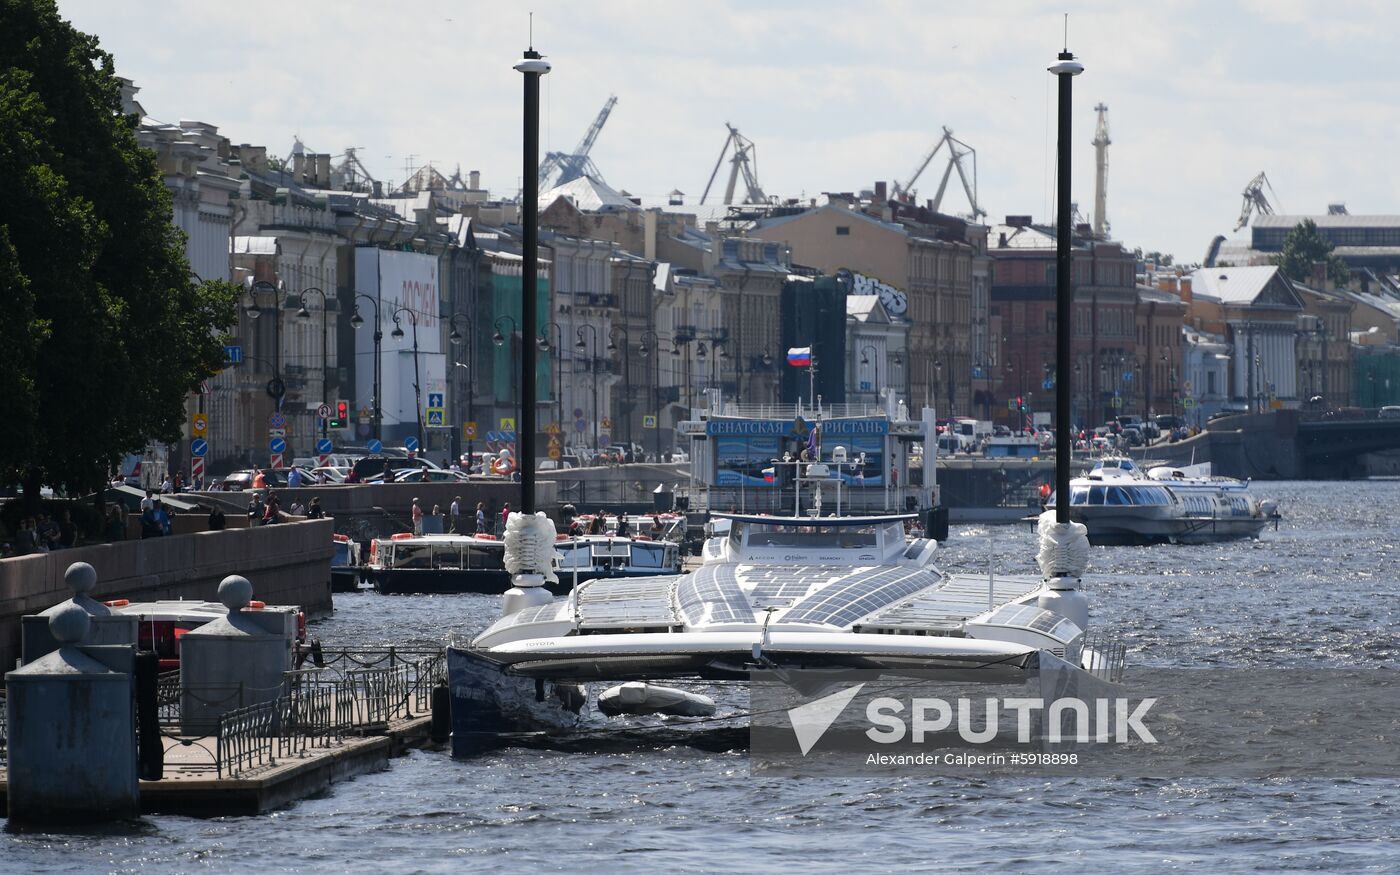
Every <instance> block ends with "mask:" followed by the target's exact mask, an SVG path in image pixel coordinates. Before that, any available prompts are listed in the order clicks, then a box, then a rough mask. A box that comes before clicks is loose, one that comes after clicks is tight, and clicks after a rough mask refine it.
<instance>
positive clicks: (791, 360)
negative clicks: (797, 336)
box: [788, 346, 812, 368]
mask: <svg viewBox="0 0 1400 875" xmlns="http://www.w3.org/2000/svg"><path fill="white" fill-rule="evenodd" d="M788 364H790V365H792V366H793V367H794V368H810V367H811V366H812V348H811V347H810V346H794V347H793V348H792V349H790V350H788Z"/></svg>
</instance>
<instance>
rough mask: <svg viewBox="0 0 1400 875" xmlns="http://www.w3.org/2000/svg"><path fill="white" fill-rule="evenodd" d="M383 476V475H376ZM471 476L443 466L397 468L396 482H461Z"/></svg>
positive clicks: (395, 471) (395, 472)
mask: <svg viewBox="0 0 1400 875" xmlns="http://www.w3.org/2000/svg"><path fill="white" fill-rule="evenodd" d="M376 476H377V477H382V476H383V475H376ZM470 479H471V477H469V476H467V475H466V474H464V473H462V472H461V471H448V470H445V469H443V468H396V469H394V482H395V483H461V482H465V481H468V480H470Z"/></svg>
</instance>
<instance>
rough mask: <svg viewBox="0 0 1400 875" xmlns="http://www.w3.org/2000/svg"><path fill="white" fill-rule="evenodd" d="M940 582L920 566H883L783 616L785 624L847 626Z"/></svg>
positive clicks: (823, 592) (805, 601)
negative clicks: (912, 567)
mask: <svg viewBox="0 0 1400 875" xmlns="http://www.w3.org/2000/svg"><path fill="white" fill-rule="evenodd" d="M938 582H939V576H938V575H936V574H934V573H932V572H930V571H923V570H919V569H909V568H883V569H881V570H879V571H873V572H870V573H866V574H854V575H851V577H850V578H849V579H848V580H845V581H842V582H840V583H837V584H833V585H832V586H830V587H827V588H825V589H822V590H819V591H818V592H816V593H813V594H812V595H810V596H808V597H807V598H805V599H803V600H802V601H800V602H798V603H797V604H795V605H793V607H792V608H791V609H790V610H789V611H788V612H787V613H786V614H784V615H783V618H782V619H783V622H785V623H825V624H827V625H831V626H840V627H846V626H851V625H853V624H855V623H856V622H857V621H858V620H860V619H861V618H863V617H866V616H869V615H870V614H873V613H875V612H876V611H878V610H880V609H882V608H886V607H889V606H890V605H893V604H895V603H896V602H899V601H901V600H903V599H906V598H908V597H909V596H911V595H914V594H915V593H917V592H919V591H920V590H924V589H928V588H929V587H931V586H934V585H935V584H937V583H938Z"/></svg>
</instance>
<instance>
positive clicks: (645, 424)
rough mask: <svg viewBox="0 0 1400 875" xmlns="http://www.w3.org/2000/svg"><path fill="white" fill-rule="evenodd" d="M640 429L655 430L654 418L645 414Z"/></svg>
mask: <svg viewBox="0 0 1400 875" xmlns="http://www.w3.org/2000/svg"><path fill="white" fill-rule="evenodd" d="M642 428H656V417H655V416H652V415H651V414H647V415H646V416H643V417H642Z"/></svg>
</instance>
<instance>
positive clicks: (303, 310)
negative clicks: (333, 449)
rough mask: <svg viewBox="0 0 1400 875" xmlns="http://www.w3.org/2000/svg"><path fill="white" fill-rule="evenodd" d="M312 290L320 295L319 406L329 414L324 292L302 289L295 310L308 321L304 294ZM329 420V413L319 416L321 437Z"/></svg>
mask: <svg viewBox="0 0 1400 875" xmlns="http://www.w3.org/2000/svg"><path fill="white" fill-rule="evenodd" d="M312 292H315V293H316V294H318V295H320V296H321V407H322V409H324V410H325V411H327V414H329V411H330V405H331V403H330V401H329V400H328V396H327V392H326V383H327V382H329V379H328V378H329V375H328V374H327V372H326V363H327V361H328V359H327V356H326V345H327V344H326V293H325V292H324V291H322V290H321V289H318V288H315V287H312V288H309V289H302V290H301V295H300V298H299V300H300V303H301V307H300V309H298V310H297V318H298V319H300V320H302V321H303V322H306V321H310V319H311V311H310V310H308V309H306V296H307V295H309V294H311V293H312ZM329 420H330V416H329V415H326V416H322V417H321V437H326V436H327V435H328V434H329V427H330V426H329Z"/></svg>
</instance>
